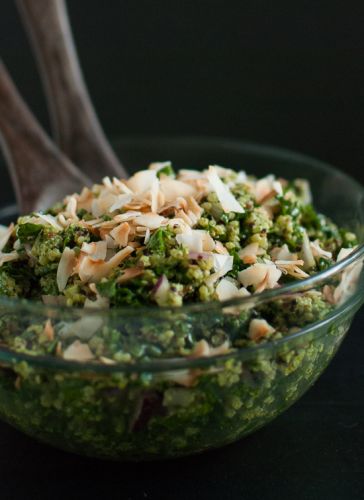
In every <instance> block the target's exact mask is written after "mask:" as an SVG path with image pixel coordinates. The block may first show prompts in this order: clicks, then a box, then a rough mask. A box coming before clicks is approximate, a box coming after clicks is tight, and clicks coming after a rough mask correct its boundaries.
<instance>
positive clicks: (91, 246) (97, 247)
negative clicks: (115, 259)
mask: <svg viewBox="0 0 364 500" xmlns="http://www.w3.org/2000/svg"><path fill="white" fill-rule="evenodd" d="M81 252H83V253H85V254H87V255H89V257H90V258H91V259H93V260H105V258H106V252H107V243H106V241H97V242H92V243H86V242H84V243H82V247H81Z"/></svg>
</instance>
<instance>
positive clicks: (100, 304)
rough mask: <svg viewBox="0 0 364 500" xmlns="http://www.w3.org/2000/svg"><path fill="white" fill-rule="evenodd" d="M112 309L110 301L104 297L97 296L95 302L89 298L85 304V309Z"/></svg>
mask: <svg viewBox="0 0 364 500" xmlns="http://www.w3.org/2000/svg"><path fill="white" fill-rule="evenodd" d="M109 307H110V301H109V299H108V298H107V297H102V296H101V295H97V296H96V299H95V300H91V299H89V298H87V299H86V300H85V303H84V308H85V309H108V308H109Z"/></svg>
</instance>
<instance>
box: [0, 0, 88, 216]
mask: <svg viewBox="0 0 364 500" xmlns="http://www.w3.org/2000/svg"><path fill="white" fill-rule="evenodd" d="M35 3H36V2H35ZM0 139H1V145H2V146H3V150H4V154H5V158H6V160H7V164H8V168H9V172H10V175H11V178H12V181H13V185H14V188H15V193H16V198H17V202H18V207H19V211H20V213H23V214H24V213H28V212H31V211H37V210H41V209H45V208H47V207H49V206H51V205H52V204H54V203H55V202H56V201H59V200H61V199H62V198H63V196H65V195H66V194H69V193H73V192H75V191H79V190H80V189H82V186H84V185H90V184H91V180H90V179H89V178H88V177H87V176H86V175H85V174H84V173H82V172H81V171H80V170H79V169H78V168H77V167H75V166H74V165H73V163H72V162H71V161H70V160H69V159H68V158H67V157H66V156H65V155H63V154H62V153H61V152H60V151H59V149H58V148H57V146H56V145H55V144H54V143H53V142H52V141H51V139H50V138H49V137H48V136H47V134H46V133H45V132H44V130H43V129H42V127H41V126H40V125H39V123H38V122H37V120H36V118H35V117H34V116H33V114H32V113H31V111H30V110H29V108H28V107H27V105H26V104H25V102H24V101H23V99H22V97H21V96H20V94H19V92H18V91H17V89H16V87H15V85H14V83H13V82H12V80H11V77H10V75H9V73H8V71H7V69H6V67H5V65H4V63H3V62H2V61H1V59H0Z"/></svg>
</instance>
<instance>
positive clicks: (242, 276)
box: [238, 261, 282, 293]
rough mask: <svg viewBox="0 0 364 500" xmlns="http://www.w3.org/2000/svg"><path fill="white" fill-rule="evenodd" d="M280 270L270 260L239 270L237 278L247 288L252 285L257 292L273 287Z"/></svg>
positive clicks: (280, 273) (276, 283)
mask: <svg viewBox="0 0 364 500" xmlns="http://www.w3.org/2000/svg"><path fill="white" fill-rule="evenodd" d="M281 275H282V272H281V271H280V269H278V268H277V267H276V266H275V265H274V264H273V263H272V262H269V261H266V262H265V263H257V264H253V265H252V266H250V267H248V268H247V269H244V270H243V271H240V272H239V273H238V279H239V281H240V283H242V285H243V286H244V287H245V288H247V287H248V286H253V288H254V290H255V291H256V292H257V293H259V292H262V291H263V290H265V289H266V288H275V287H277V286H278V280H279V278H280V277H281Z"/></svg>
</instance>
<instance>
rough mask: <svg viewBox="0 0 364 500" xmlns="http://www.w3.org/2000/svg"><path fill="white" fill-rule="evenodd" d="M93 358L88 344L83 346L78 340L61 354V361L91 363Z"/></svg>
mask: <svg viewBox="0 0 364 500" xmlns="http://www.w3.org/2000/svg"><path fill="white" fill-rule="evenodd" d="M94 358H95V356H94V355H93V353H92V352H91V349H90V348H89V346H88V344H83V343H82V342H80V341H79V340H75V341H74V342H73V344H71V345H69V346H68V347H67V349H66V350H65V351H64V353H63V359H67V360H69V361H91V360H92V359H94Z"/></svg>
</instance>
